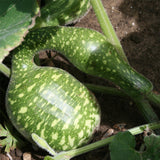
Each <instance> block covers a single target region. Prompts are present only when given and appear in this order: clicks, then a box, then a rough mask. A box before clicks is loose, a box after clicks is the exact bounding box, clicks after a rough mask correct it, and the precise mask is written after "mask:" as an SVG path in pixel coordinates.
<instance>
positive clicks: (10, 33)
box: [0, 0, 39, 63]
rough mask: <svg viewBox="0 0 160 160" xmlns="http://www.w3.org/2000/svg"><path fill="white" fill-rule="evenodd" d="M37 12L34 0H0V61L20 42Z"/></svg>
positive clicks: (37, 8) (31, 24)
mask: <svg viewBox="0 0 160 160" xmlns="http://www.w3.org/2000/svg"><path fill="white" fill-rule="evenodd" d="M38 12H39V6H38V4H37V1H36V0H23V1H22V0H1V1H0V24H1V25H0V63H2V61H3V59H4V58H5V56H7V55H8V54H9V51H11V50H12V49H14V48H15V47H16V46H18V45H19V44H20V43H21V42H22V40H23V37H24V36H25V35H26V34H27V32H28V29H29V28H31V27H33V25H34V23H33V21H34V19H35V15H36V14H38Z"/></svg>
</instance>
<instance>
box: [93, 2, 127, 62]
mask: <svg viewBox="0 0 160 160" xmlns="http://www.w3.org/2000/svg"><path fill="white" fill-rule="evenodd" d="M91 5H92V8H93V10H94V12H95V14H96V17H97V19H98V22H99V24H100V26H101V29H102V31H103V33H104V35H105V36H106V37H107V39H108V41H109V42H110V43H112V44H113V45H114V46H115V48H116V50H117V52H118V53H119V54H120V55H121V57H122V58H123V59H124V60H125V61H126V62H128V60H127V57H126V55H125V53H124V51H123V48H122V46H121V43H120V41H119V39H118V37H117V35H116V33H115V30H114V28H113V26H112V24H111V22H110V19H109V17H108V15H107V12H106V11H105V8H104V7H103V4H102V2H101V0H91Z"/></svg>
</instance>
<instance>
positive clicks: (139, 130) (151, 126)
mask: <svg viewBox="0 0 160 160" xmlns="http://www.w3.org/2000/svg"><path fill="white" fill-rule="evenodd" d="M159 128H160V122H155V123H149V124H145V125H141V126H137V127H134V128H131V129H129V130H128V131H129V132H130V133H131V134H132V135H137V134H141V133H143V132H144V131H145V130H147V129H151V130H155V129H159ZM114 137H115V136H112V137H108V138H106V139H103V140H100V141H97V142H95V143H92V144H89V145H87V146H84V147H81V148H78V149H74V150H70V151H67V152H61V153H59V154H57V155H56V156H55V157H54V160H60V158H62V157H67V158H68V159H71V158H73V157H75V156H78V155H81V154H84V153H86V152H89V151H92V150H94V149H97V148H100V147H103V146H105V145H107V144H109V143H110V142H112V140H113V139H114Z"/></svg>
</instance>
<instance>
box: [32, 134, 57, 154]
mask: <svg viewBox="0 0 160 160" xmlns="http://www.w3.org/2000/svg"><path fill="white" fill-rule="evenodd" d="M31 136H32V139H33V140H34V142H35V143H36V144H37V145H38V146H39V147H41V148H42V149H44V150H46V151H48V152H49V153H50V154H51V155H56V154H57V153H56V152H55V151H54V150H53V149H52V148H51V147H50V146H49V144H48V143H47V142H46V141H45V140H44V139H43V138H41V137H39V136H38V135H37V134H36V133H32V134H31Z"/></svg>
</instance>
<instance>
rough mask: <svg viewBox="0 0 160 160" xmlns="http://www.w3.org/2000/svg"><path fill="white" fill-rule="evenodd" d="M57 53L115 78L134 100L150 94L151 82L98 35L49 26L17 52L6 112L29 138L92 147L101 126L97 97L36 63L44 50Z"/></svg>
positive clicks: (57, 147)
mask: <svg viewBox="0 0 160 160" xmlns="http://www.w3.org/2000/svg"><path fill="white" fill-rule="evenodd" d="M45 49H54V50H57V51H59V52H61V53H62V54H63V55H65V56H66V57H67V58H68V59H69V60H70V61H71V62H72V63H73V64H74V65H75V66H76V67H77V68H79V69H80V70H82V71H84V72H86V73H88V74H91V75H94V76H99V77H103V78H106V79H108V80H111V81H112V82H114V83H115V84H116V85H118V86H120V87H121V88H122V89H123V90H124V91H125V92H126V93H127V94H128V95H130V96H132V97H136V96H140V95H142V94H143V95H145V94H147V93H149V92H150V91H151V90H152V84H151V83H150V81H149V80H147V79H146V78H144V77H143V76H142V75H141V74H139V73H137V72H136V71H135V70H134V69H132V68H131V67H130V66H129V65H128V64H127V63H126V62H124V61H123V60H122V58H121V57H120V56H119V55H118V54H117V52H116V50H115V48H114V47H113V46H112V45H111V44H110V43H108V42H107V41H106V38H105V36H103V35H102V34H100V33H98V32H97V31H94V30H90V29H85V28H71V27H46V28H40V29H38V30H34V31H31V32H30V33H29V34H28V35H27V36H26V38H25V41H24V42H23V43H22V45H20V46H19V47H18V48H16V49H15V50H14V56H13V60H12V76H11V80H10V83H9V87H8V92H7V98H6V106H7V113H8V115H9V117H10V119H11V121H12V123H13V124H14V126H15V127H16V128H17V130H18V131H19V132H20V133H22V134H23V135H24V136H25V137H26V138H27V139H29V140H31V134H32V133H35V134H37V135H38V136H40V137H41V138H43V139H45V140H46V141H47V143H48V144H49V145H50V146H51V147H52V148H53V149H55V150H58V151H59V150H69V149H73V148H76V147H79V146H81V145H82V144H85V143H87V141H88V140H89V139H90V137H91V135H92V133H93V131H94V129H95V128H96V126H97V125H98V124H99V122H100V111H99V106H98V104H97V102H96V100H95V98H94V96H93V95H92V94H91V93H90V92H89V91H88V90H87V89H86V88H85V87H84V86H83V85H82V84H81V83H80V82H79V81H77V80H76V79H75V78H74V77H72V76H71V75H70V74H68V73H67V72H65V71H63V70H61V69H58V68H50V67H40V66H37V65H36V64H35V63H34V56H35V55H36V54H38V52H39V51H40V50H45Z"/></svg>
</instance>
